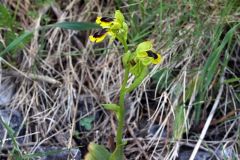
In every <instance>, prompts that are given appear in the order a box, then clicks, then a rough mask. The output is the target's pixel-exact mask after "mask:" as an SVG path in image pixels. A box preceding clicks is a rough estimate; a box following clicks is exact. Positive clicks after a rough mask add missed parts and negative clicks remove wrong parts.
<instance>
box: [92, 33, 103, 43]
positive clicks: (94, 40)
mask: <svg viewBox="0 0 240 160" xmlns="http://www.w3.org/2000/svg"><path fill="white" fill-rule="evenodd" d="M106 36H107V34H103V35H102V36H101V37H94V36H93V35H91V36H89V40H90V41H91V42H95V43H99V42H101V41H103V40H104V38H105V37H106Z"/></svg>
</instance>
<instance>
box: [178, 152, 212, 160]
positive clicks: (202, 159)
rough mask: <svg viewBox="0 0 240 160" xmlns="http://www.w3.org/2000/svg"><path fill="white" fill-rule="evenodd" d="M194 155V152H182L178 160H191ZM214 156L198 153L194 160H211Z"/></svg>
mask: <svg viewBox="0 0 240 160" xmlns="http://www.w3.org/2000/svg"><path fill="white" fill-rule="evenodd" d="M191 154H192V150H185V151H181V152H180V153H179V155H178V160H186V159H189V158H190V156H191ZM211 157H212V155H211V154H210V153H209V152H206V151H198V152H197V154H196V156H195V158H194V160H209V159H210V158H211Z"/></svg>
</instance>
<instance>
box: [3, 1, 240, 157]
mask: <svg viewBox="0 0 240 160" xmlns="http://www.w3.org/2000/svg"><path fill="white" fill-rule="evenodd" d="M0 2H1V5H0V56H1V59H0V60H1V61H0V62H1V63H0V64H1V81H2V82H8V84H9V86H12V88H14V90H13V93H12V94H11V95H12V97H13V98H12V99H11V102H10V103H9V104H7V105H2V107H1V108H2V109H6V108H7V109H14V110H18V111H20V112H21V114H22V115H23V121H22V123H21V127H20V129H19V131H18V132H16V131H15V132H14V131H12V130H11V128H10V127H8V125H5V128H6V129H7V131H8V135H9V136H10V138H13V139H14V140H13V142H15V143H12V144H11V145H6V144H4V143H3V144H2V145H1V148H2V151H3V152H2V154H1V158H7V157H8V158H10V157H11V158H12V159H16V157H19V158H20V159H31V158H33V157H36V156H40V157H41V155H38V154H36V153H35V154H34V151H35V150H36V148H38V147H39V146H40V145H41V146H60V147H62V148H76V147H77V148H79V149H80V151H81V153H82V157H83V155H84V154H85V153H86V151H87V145H88V144H89V143H90V142H92V141H94V142H97V143H99V144H105V145H107V146H108V148H109V150H113V148H114V143H113V137H114V136H113V135H115V133H116V120H115V116H114V114H113V113H111V112H108V111H105V110H104V109H103V108H102V106H101V104H102V103H115V101H116V99H117V98H116V97H115V95H118V92H119V88H120V87H119V86H120V85H121V81H122V79H123V77H122V75H123V72H122V64H121V61H120V59H121V53H122V52H118V51H119V46H118V44H117V43H114V44H111V43H109V42H108V41H105V42H103V43H100V44H93V43H91V42H89V40H88V36H89V35H90V33H91V31H85V29H92V28H95V27H96V26H94V25H91V24H85V25H79V23H65V22H94V21H95V19H96V17H97V16H98V15H105V16H112V15H113V13H114V11H115V10H116V9H120V10H121V11H122V12H123V13H124V16H125V18H126V21H127V22H128V25H129V29H130V31H129V37H130V38H129V43H128V44H129V46H132V47H134V46H136V45H137V44H139V43H140V42H142V41H144V40H152V41H153V42H154V45H155V46H154V47H155V48H156V49H157V51H159V52H160V53H162V55H163V57H164V62H163V64H161V65H157V66H154V68H153V70H152V72H151V74H150V76H149V77H147V78H146V79H145V81H144V83H143V84H142V85H141V87H139V88H138V89H137V90H135V91H133V92H132V93H131V94H130V95H128V96H127V97H126V99H127V101H128V102H127V103H126V109H127V113H126V126H125V137H124V140H126V141H127V145H126V150H125V156H126V159H128V160H131V159H135V160H137V159H139V160H148V159H149V160H159V159H168V160H170V159H175V158H176V157H178V158H179V159H181V158H182V159H189V157H190V155H191V154H192V156H193V154H194V153H197V156H199V157H200V158H201V156H202V157H211V158H212V159H224V158H225V159H238V158H239V154H240V138H239V133H240V130H239V129H240V127H239V124H240V121H239V115H240V114H239V111H240V107H239V106H240V91H239V90H240V83H239V82H240V36H239V35H240V34H239V31H240V23H239V22H240V2H239V1H238V0H231V1H228V0H211V1H210V0H209V1H193V0H183V1H174V0H157V1H156V0H148V1H143V0H142V1H138V0H124V1H118V0H115V1H114V0H97V1H96V0H88V1H84V0H69V1H68V0H66V1H61V0H55V1H54V0H38V1H28V0H24V1H20V0H0ZM61 22H64V23H61ZM49 25H51V26H49ZM87 25H89V26H87ZM83 26H85V28H81V27H83ZM83 29H84V31H82V30H83ZM120 50H121V48H120ZM21 130H24V131H23V133H21V132H20V131H21ZM19 137H24V140H23V142H22V143H19V142H18V141H17V139H18V138H19ZM3 142H4V141H3ZM59 152H60V151H59ZM44 154H45V153H44ZM46 154H47V153H46Z"/></svg>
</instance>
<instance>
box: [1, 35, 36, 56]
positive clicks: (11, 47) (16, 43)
mask: <svg viewBox="0 0 240 160" xmlns="http://www.w3.org/2000/svg"><path fill="white" fill-rule="evenodd" d="M30 35H32V32H29V31H27V32H25V33H23V34H22V35H21V36H19V37H17V38H16V39H15V40H14V41H12V42H11V43H10V44H9V45H8V46H7V47H6V48H5V49H4V50H3V51H2V52H0V57H2V56H4V55H5V54H6V53H8V52H10V51H12V50H14V49H16V48H17V47H19V45H20V44H22V42H23V41H25V40H26V39H27V38H29V36H30Z"/></svg>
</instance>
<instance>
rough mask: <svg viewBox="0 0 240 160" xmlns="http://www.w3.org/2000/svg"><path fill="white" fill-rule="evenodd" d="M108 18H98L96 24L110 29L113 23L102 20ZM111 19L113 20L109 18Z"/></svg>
mask: <svg viewBox="0 0 240 160" xmlns="http://www.w3.org/2000/svg"><path fill="white" fill-rule="evenodd" d="M103 18H106V17H97V19H96V23H97V24H99V25H100V26H101V27H102V28H110V27H111V26H112V24H113V21H103V20H102V19H103ZM108 19H111V18H108Z"/></svg>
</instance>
